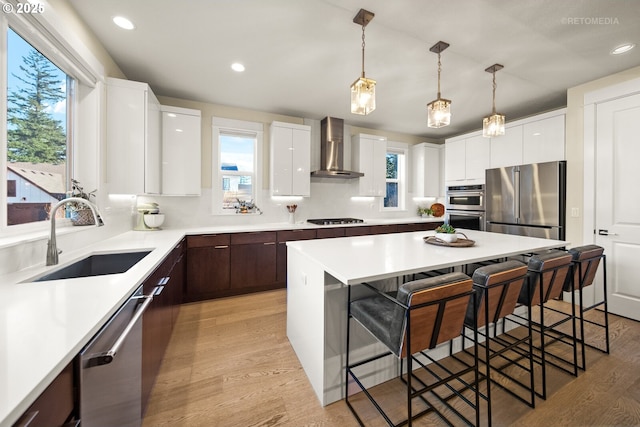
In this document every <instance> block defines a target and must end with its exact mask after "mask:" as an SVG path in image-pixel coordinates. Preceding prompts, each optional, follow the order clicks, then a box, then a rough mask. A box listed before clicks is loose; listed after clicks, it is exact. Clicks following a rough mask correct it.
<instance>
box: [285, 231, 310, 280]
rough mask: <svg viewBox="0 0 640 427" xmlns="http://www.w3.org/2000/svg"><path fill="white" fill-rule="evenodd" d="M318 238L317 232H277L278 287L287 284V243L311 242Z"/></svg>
mask: <svg viewBox="0 0 640 427" xmlns="http://www.w3.org/2000/svg"><path fill="white" fill-rule="evenodd" d="M315 238H316V230H283V231H278V232H277V241H278V247H277V254H276V281H277V282H278V285H281V286H286V284H287V242H292V241H296V240H311V239H315Z"/></svg>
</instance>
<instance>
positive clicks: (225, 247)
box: [213, 245, 229, 249]
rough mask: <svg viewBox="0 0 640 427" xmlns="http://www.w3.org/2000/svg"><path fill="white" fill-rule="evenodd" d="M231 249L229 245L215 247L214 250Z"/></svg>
mask: <svg viewBox="0 0 640 427" xmlns="http://www.w3.org/2000/svg"><path fill="white" fill-rule="evenodd" d="M228 247H229V245H218V246H214V247H213V249H227V248H228Z"/></svg>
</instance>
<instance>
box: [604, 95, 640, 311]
mask: <svg viewBox="0 0 640 427" xmlns="http://www.w3.org/2000/svg"><path fill="white" fill-rule="evenodd" d="M596 109H597V115H596V117H597V119H596V129H597V130H596V142H595V143H596V147H595V148H596V150H595V156H596V160H595V162H596V197H595V200H596V205H595V206H596V208H595V226H596V230H595V231H596V236H595V243H596V244H597V245H600V246H602V247H604V249H605V251H604V253H605V255H606V256H607V287H608V289H607V294H608V300H609V311H610V312H611V313H615V314H619V315H621V316H625V317H629V318H632V319H635V320H640V281H639V280H638V264H639V263H640V190H638V183H640V139H639V138H640V94H638V95H631V96H627V97H624V98H620V99H616V100H612V101H608V102H604V103H601V104H598V105H597V106H596Z"/></svg>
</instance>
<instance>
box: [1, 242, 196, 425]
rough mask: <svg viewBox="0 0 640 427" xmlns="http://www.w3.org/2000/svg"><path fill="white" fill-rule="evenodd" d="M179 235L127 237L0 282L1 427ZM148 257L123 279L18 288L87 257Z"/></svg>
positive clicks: (35, 394) (112, 277) (111, 277)
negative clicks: (96, 254)
mask: <svg viewBox="0 0 640 427" xmlns="http://www.w3.org/2000/svg"><path fill="white" fill-rule="evenodd" d="M183 236H184V233H183V232H181V231H162V232H133V231H132V232H128V233H124V234H121V235H118V236H116V237H114V238H111V239H108V240H105V241H102V242H100V243H97V244H95V245H91V246H90V247H87V248H82V250H77V251H73V252H69V253H63V254H61V255H60V263H59V264H58V265H57V266H51V267H34V268H29V269H26V270H22V271H20V272H17V273H13V274H8V275H5V276H2V278H1V280H2V281H1V282H0V326H1V327H0V426H3V427H4V426H10V425H11V424H12V423H13V422H15V421H16V420H17V418H18V417H20V415H21V414H22V413H23V412H24V410H25V409H27V408H28V407H29V405H30V404H31V403H32V402H33V400H35V398H37V397H38V396H39V395H40V393H41V392H42V391H44V389H45V388H46V387H47V386H48V385H49V383H50V382H51V381H52V380H53V379H54V378H55V377H56V376H57V375H58V374H59V373H60V372H61V371H62V369H63V368H64V367H65V366H66V365H67V364H68V363H69V362H71V360H73V358H74V357H75V355H76V354H77V353H78V352H79V351H80V350H81V349H82V347H83V346H84V345H85V344H86V343H87V342H88V341H89V339H90V338H91V337H92V336H93V335H95V333H96V332H98V330H99V329H100V327H101V326H102V325H103V324H104V323H105V322H106V321H107V320H108V319H109V318H110V317H111V316H112V315H113V314H114V313H115V312H116V310H117V309H118V308H119V307H120V306H121V305H122V304H123V303H124V302H125V301H126V299H127V298H128V297H129V296H130V295H131V294H132V293H133V292H134V291H135V290H136V289H137V288H138V286H139V285H140V284H141V283H142V281H143V280H144V279H145V278H146V277H147V275H148V274H149V273H150V272H151V271H153V269H154V268H155V267H156V266H158V265H159V264H160V262H161V261H162V260H163V258H164V257H165V256H166V255H167V254H168V253H169V252H170V251H171V249H173V248H174V247H175V244H176V243H178V242H179V241H180V239H181V238H182V237H183ZM139 249H153V251H152V252H151V253H150V254H149V255H147V256H146V257H145V258H143V259H142V260H141V261H140V262H139V263H138V264H136V265H134V266H133V267H132V268H131V269H130V270H129V271H127V272H125V273H122V274H114V275H107V276H96V277H88V278H82V279H66V280H55V281H47V282H36V283H20V282H23V281H25V280H29V279H30V278H33V277H35V276H38V275H40V274H41V273H43V272H45V271H50V270H57V269H59V268H60V267H62V266H64V265H66V264H69V263H71V262H74V261H76V260H78V259H80V258H84V257H85V256H87V255H90V254H91V253H93V252H99V253H103V252H122V251H131V250H139Z"/></svg>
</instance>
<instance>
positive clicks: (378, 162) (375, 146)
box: [351, 134, 387, 197]
mask: <svg viewBox="0 0 640 427" xmlns="http://www.w3.org/2000/svg"><path fill="white" fill-rule="evenodd" d="M351 146H352V150H353V156H352V163H353V169H354V170H356V171H358V172H362V173H364V176H362V177H360V178H358V195H359V196H374V197H386V196H387V163H386V162H387V160H386V159H387V139H386V138H384V137H381V136H375V135H366V134H358V135H354V136H353V137H352V138H351Z"/></svg>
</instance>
